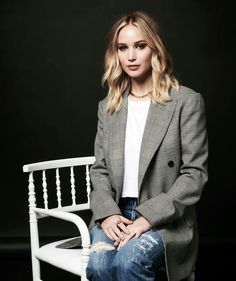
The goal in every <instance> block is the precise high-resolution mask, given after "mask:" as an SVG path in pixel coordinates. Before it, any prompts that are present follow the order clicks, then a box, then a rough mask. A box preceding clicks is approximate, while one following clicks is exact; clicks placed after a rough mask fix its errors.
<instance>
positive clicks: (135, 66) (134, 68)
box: [128, 64, 139, 70]
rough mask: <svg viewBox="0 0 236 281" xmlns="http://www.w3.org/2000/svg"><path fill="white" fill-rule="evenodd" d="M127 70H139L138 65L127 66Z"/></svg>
mask: <svg viewBox="0 0 236 281" xmlns="http://www.w3.org/2000/svg"><path fill="white" fill-rule="evenodd" d="M128 68H129V69H130V70H137V69H138V68H139V65H138V64H133V65H128Z"/></svg>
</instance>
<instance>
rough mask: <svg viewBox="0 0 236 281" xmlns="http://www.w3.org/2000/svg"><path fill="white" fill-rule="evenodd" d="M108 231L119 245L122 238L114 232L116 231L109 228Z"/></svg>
mask: <svg viewBox="0 0 236 281" xmlns="http://www.w3.org/2000/svg"><path fill="white" fill-rule="evenodd" d="M107 231H108V233H109V234H110V236H111V237H112V240H115V241H117V242H118V243H119V242H120V238H119V237H118V236H117V235H116V233H115V232H114V230H113V229H112V228H111V227H108V228H107Z"/></svg>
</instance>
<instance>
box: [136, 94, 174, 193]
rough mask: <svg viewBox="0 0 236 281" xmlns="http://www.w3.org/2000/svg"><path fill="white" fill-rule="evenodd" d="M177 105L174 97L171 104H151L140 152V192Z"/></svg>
mask: <svg viewBox="0 0 236 281" xmlns="http://www.w3.org/2000/svg"><path fill="white" fill-rule="evenodd" d="M176 104H177V100H176V98H175V99H174V97H173V98H172V101H171V102H168V103H166V104H164V105H162V104H158V103H157V104H153V103H151V104H150V108H149V112H148V116H147V121H146V125H145V129H144V133H143V139H142V144H141V151H140V160H139V178H138V186H139V190H140V187H141V184H142V181H143V177H144V175H145V173H146V170H147V167H148V165H149V163H150V161H151V159H152V157H153V155H154V153H155V152H156V150H157V149H158V147H159V146H160V144H161V141H162V139H163V138H164V136H165V133H166V131H167V129H168V126H169V124H170V122H171V119H172V116H173V114H174V110H175V107H176Z"/></svg>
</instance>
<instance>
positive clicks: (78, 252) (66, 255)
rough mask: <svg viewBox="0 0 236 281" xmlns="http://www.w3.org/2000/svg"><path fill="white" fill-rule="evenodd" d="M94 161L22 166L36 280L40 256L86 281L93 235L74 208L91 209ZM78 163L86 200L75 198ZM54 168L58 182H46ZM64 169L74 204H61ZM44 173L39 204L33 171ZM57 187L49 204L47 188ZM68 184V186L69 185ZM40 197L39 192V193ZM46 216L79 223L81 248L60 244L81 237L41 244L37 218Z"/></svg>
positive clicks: (189, 280)
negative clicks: (26, 177) (26, 175)
mask: <svg viewBox="0 0 236 281" xmlns="http://www.w3.org/2000/svg"><path fill="white" fill-rule="evenodd" d="M94 161H95V157H93V156H91V157H77V158H69V159H60V160H53V161H46V162H38V163H33V164H28V165H24V166H23V171H24V172H27V173H29V184H28V189H29V193H28V195H29V218H30V220H29V222H30V240H31V258H32V272H33V281H42V280H41V273H40V260H41V261H44V262H47V263H49V264H51V265H53V266H56V267H59V268H61V269H64V270H66V271H68V272H71V273H73V274H75V275H78V276H81V281H86V280H87V279H86V266H87V263H88V259H89V248H90V236H89V231H88V228H87V225H86V223H85V222H84V220H83V219H82V218H81V217H80V216H79V215H78V214H74V213H72V212H77V211H83V210H89V209H90V203H89V194H90V176H89V166H90V165H92V164H93V163H94ZM77 166H85V171H84V175H85V183H86V184H85V186H84V189H85V190H86V193H87V202H86V203H80V204H78V203H77V198H76V188H75V187H76V182H75V169H74V167H77ZM50 169H54V170H55V179H56V180H55V186H50V187H49V184H48V183H47V170H50ZM61 169H67V170H68V169H69V172H70V187H69V188H70V189H71V204H70V205H65V206H63V204H62V188H63V187H62V186H61V185H62V184H61V180H60V171H61ZM36 173H41V177H42V184H41V186H40V188H41V189H42V191H43V207H42V208H38V207H37V205H36V203H37V202H36V190H35V181H34V175H35V174H36ZM50 188H55V191H56V197H57V206H56V207H54V208H49V202H48V201H49V200H48V190H49V189H50ZM67 188H68V187H67ZM37 197H38V196H37ZM45 217H54V218H58V219H62V220H65V221H69V222H71V223H73V224H75V225H76V227H77V228H78V230H79V233H80V236H81V246H82V247H81V249H79V248H73V249H71V248H68V249H67V248H63V247H62V248H61V247H59V246H60V245H62V244H66V243H67V242H69V244H71V245H73V240H74V239H75V240H77V241H78V238H79V237H75V238H69V239H64V240H59V241H55V242H52V243H48V244H46V245H44V246H40V240H39V231H38V220H39V219H42V218H45ZM159 270H160V271H161V272H164V273H166V268H165V266H162V267H160V269H159ZM194 280H195V274H194V272H193V273H192V274H191V276H189V277H188V278H187V279H186V281H194Z"/></svg>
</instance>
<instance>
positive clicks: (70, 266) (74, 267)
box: [35, 237, 81, 276]
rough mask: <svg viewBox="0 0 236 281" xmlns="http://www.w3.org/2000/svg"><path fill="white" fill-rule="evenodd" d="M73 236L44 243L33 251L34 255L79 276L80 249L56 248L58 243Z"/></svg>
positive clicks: (66, 240)
mask: <svg viewBox="0 0 236 281" xmlns="http://www.w3.org/2000/svg"><path fill="white" fill-rule="evenodd" d="M74 238H75V237H74ZM74 238H69V239H64V240H59V241H56V242H52V243H49V244H46V245H44V246H42V247H40V248H39V249H38V250H37V251H35V257H36V258H38V259H39V260H42V261H44V262H47V263H49V264H51V265H54V266H56V267H59V268H61V269H64V270H66V271H68V272H71V273H73V274H75V275H79V276H81V249H71V248H69V249H62V248H57V247H58V246H59V245H60V244H62V243H66V242H68V241H70V240H71V239H74Z"/></svg>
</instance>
